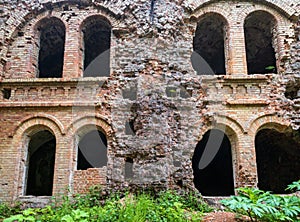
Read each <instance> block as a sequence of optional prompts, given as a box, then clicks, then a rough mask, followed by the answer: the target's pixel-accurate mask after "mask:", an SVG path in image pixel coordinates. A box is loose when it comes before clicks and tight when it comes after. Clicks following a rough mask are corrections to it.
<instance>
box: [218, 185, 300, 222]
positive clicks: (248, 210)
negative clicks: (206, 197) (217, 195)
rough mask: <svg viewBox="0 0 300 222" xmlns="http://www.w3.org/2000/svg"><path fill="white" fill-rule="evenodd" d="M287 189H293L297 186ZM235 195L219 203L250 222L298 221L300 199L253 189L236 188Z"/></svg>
mask: <svg viewBox="0 0 300 222" xmlns="http://www.w3.org/2000/svg"><path fill="white" fill-rule="evenodd" d="M289 187H291V189H295V188H297V185H296V183H293V185H290V186H289ZM237 193H238V195H237V196H231V197H230V198H228V199H224V200H222V201H221V203H222V204H223V205H224V206H225V207H227V208H228V209H229V210H230V211H233V212H235V213H237V214H241V215H246V216H249V218H250V219H251V221H258V220H262V221H272V222H273V221H300V220H299V215H300V198H299V197H297V196H295V195H294V196H280V195H275V194H271V193H270V192H265V191H262V190H259V189H255V188H238V189H237Z"/></svg>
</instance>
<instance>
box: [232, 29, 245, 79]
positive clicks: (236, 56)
mask: <svg viewBox="0 0 300 222" xmlns="http://www.w3.org/2000/svg"><path fill="white" fill-rule="evenodd" d="M228 41H229V42H228V43H229V59H230V60H229V63H228V73H229V74H232V75H235V74H247V58H246V46H245V37H244V27H243V24H236V25H235V26H232V27H231V29H230V34H229V40H228Z"/></svg>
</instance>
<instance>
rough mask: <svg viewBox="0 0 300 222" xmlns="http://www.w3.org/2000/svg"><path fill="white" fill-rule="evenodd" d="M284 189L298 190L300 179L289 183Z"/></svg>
mask: <svg viewBox="0 0 300 222" xmlns="http://www.w3.org/2000/svg"><path fill="white" fill-rule="evenodd" d="M286 190H289V191H300V180H298V181H294V182H293V183H291V184H289V185H288V187H287V188H286Z"/></svg>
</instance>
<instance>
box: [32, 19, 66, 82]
mask: <svg viewBox="0 0 300 222" xmlns="http://www.w3.org/2000/svg"><path fill="white" fill-rule="evenodd" d="M38 30H39V31H40V49H39V64H38V66H39V73H38V77H39V78H60V77H62V72H63V63H64V62H63V60H64V48H65V31H66V30H65V25H64V24H63V22H62V21H61V20H59V19H57V18H54V17H51V18H46V19H43V20H42V21H41V23H40V26H39V27H38Z"/></svg>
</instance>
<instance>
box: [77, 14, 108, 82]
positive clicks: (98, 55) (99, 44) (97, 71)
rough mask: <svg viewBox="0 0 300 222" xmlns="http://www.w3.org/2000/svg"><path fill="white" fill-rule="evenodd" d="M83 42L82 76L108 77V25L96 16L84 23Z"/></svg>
mask: <svg viewBox="0 0 300 222" xmlns="http://www.w3.org/2000/svg"><path fill="white" fill-rule="evenodd" d="M82 32H83V41H84V61H83V63H84V76H85V77H96V76H109V74H110V67H109V66H110V38H111V26H110V24H109V23H108V22H107V21H105V20H104V19H102V18H99V17H98V16H92V17H90V18H88V19H87V21H85V23H84V25H83V28H82Z"/></svg>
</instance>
